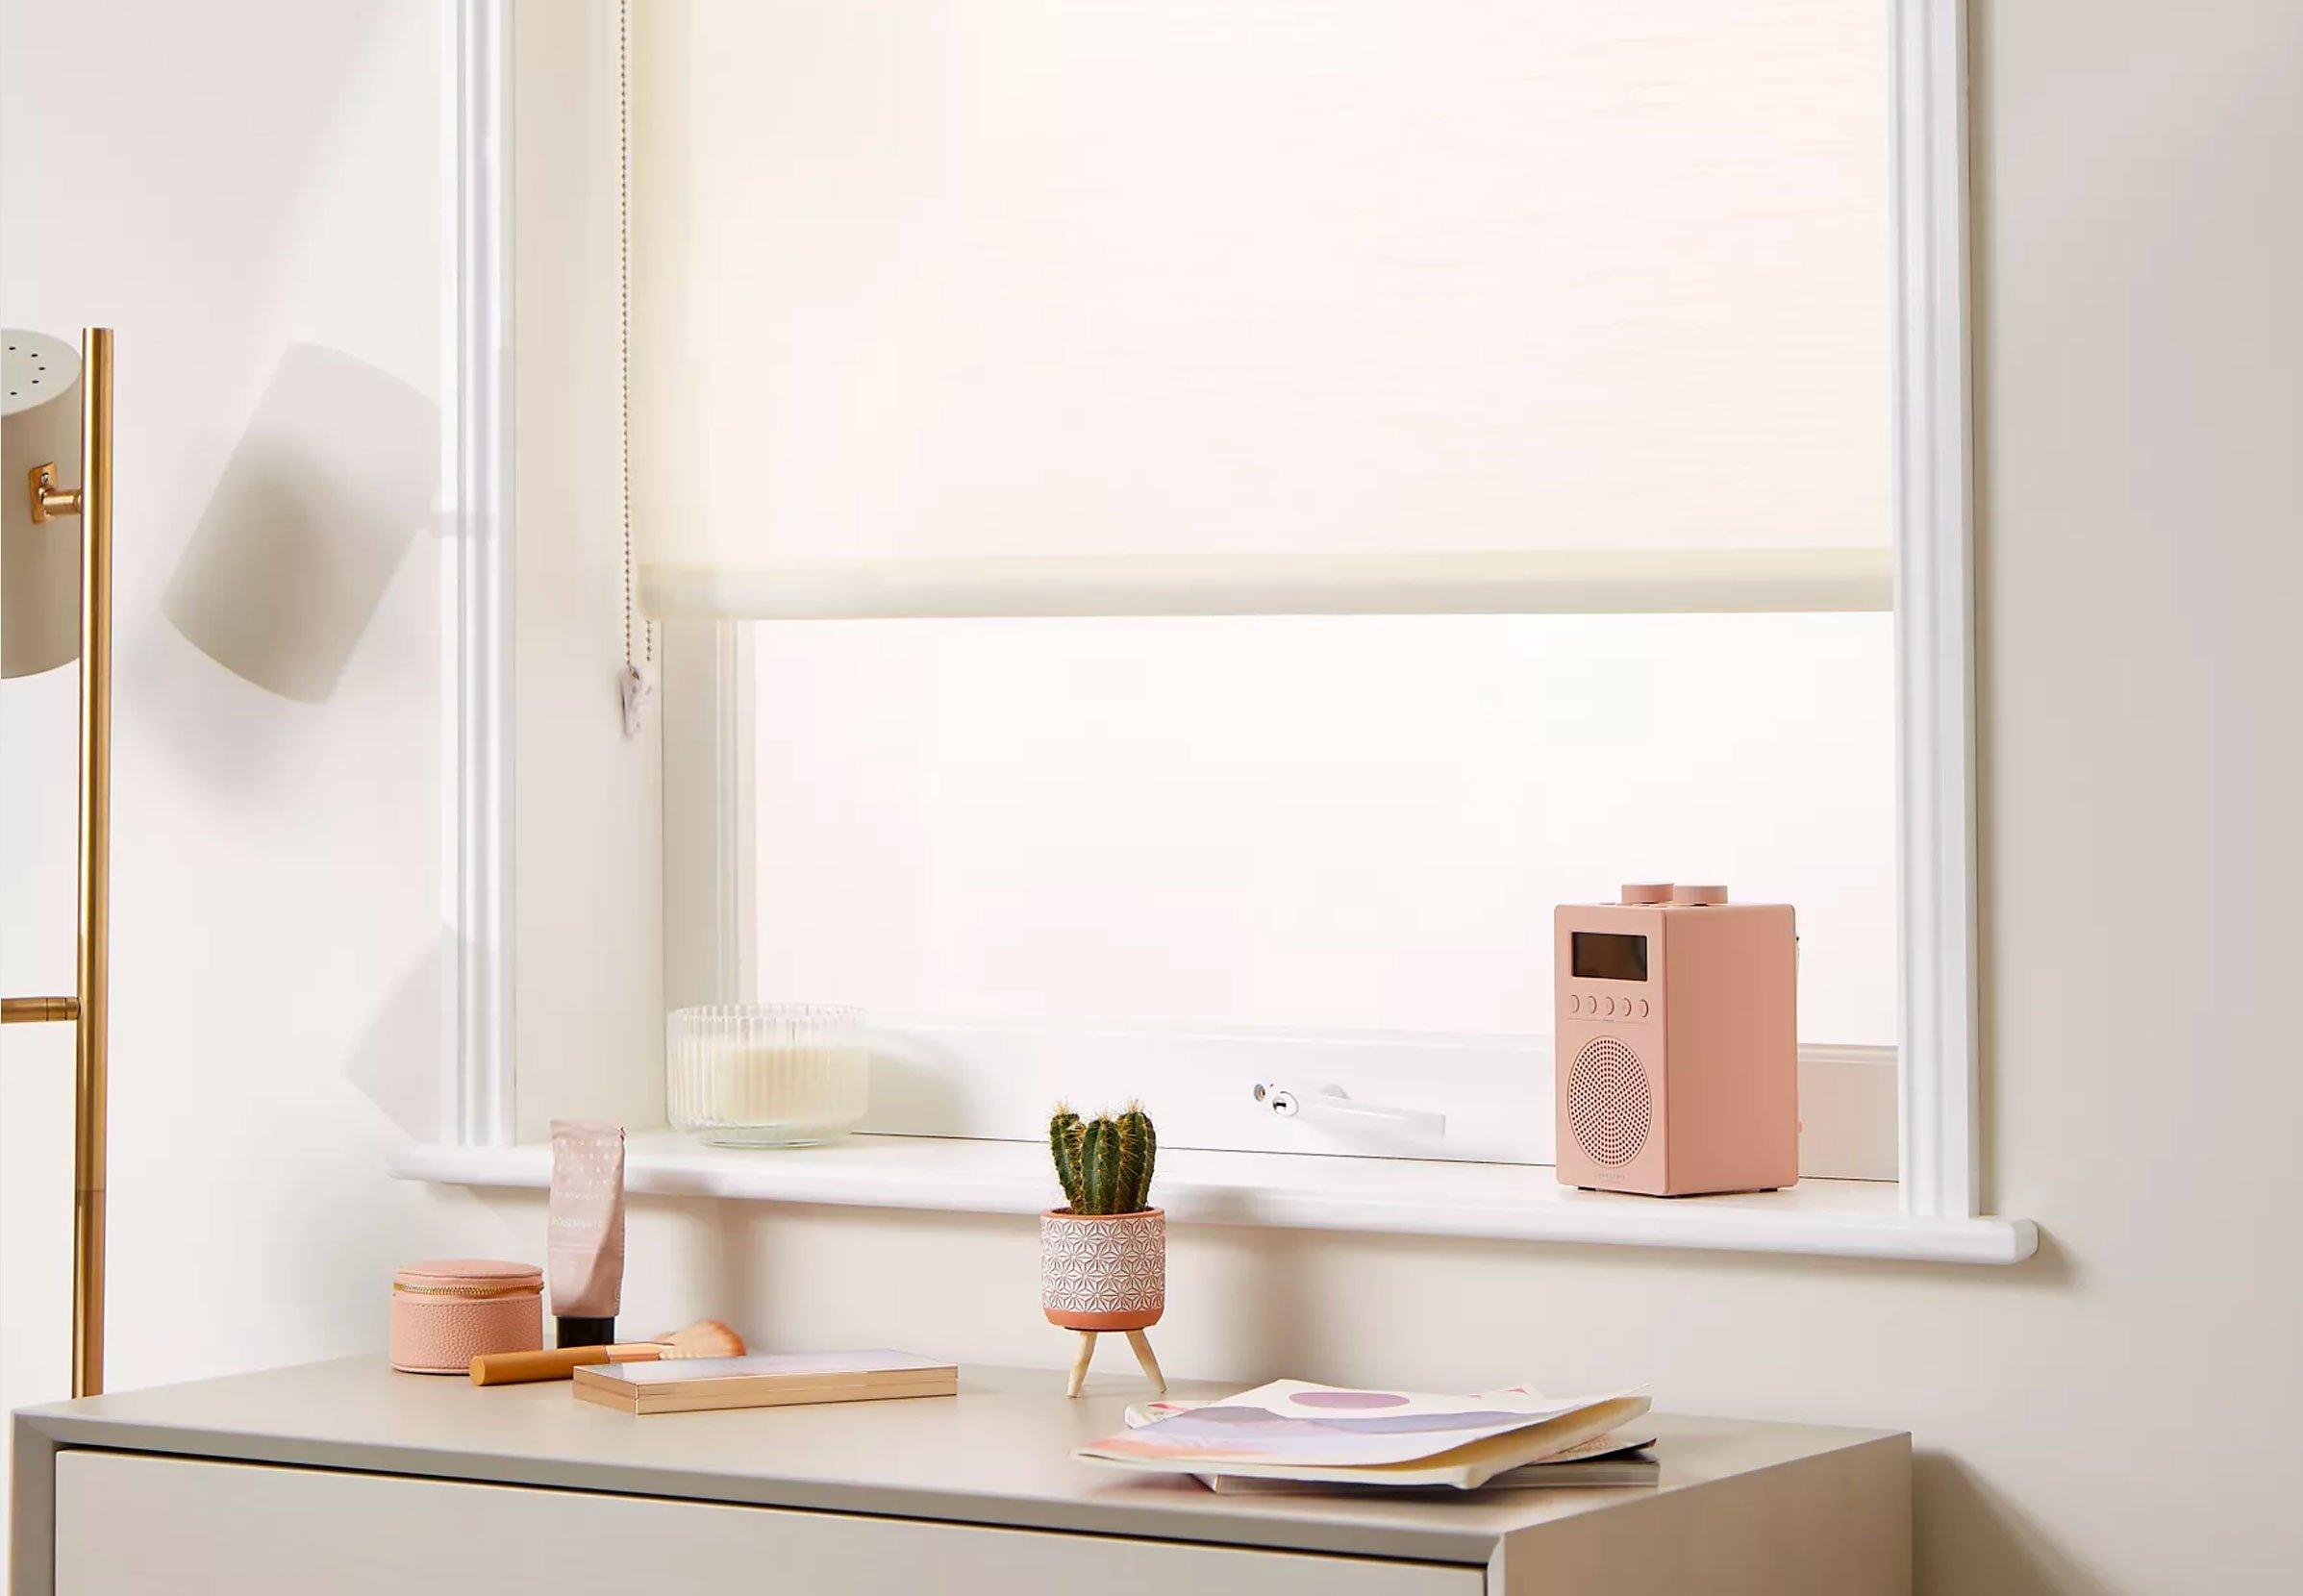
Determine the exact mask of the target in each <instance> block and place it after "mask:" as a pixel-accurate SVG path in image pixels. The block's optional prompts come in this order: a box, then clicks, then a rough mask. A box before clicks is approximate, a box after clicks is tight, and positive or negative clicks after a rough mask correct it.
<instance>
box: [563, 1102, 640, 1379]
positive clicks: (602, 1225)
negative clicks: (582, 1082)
mask: <svg viewBox="0 0 2303 1596" xmlns="http://www.w3.org/2000/svg"><path fill="white" fill-rule="evenodd" d="M544 1263H545V1265H546V1268H547V1270H548V1272H549V1275H550V1280H551V1287H552V1314H553V1317H554V1318H555V1319H556V1320H557V1321H558V1337H559V1338H558V1342H557V1344H558V1345H560V1346H563V1347H605V1346H609V1345H611V1344H613V1342H614V1340H615V1310H616V1308H617V1306H618V1303H619V1299H620V1298H621V1297H622V1296H623V1289H624V1128H623V1127H622V1126H620V1125H609V1124H605V1123H602V1122H600V1121H597V1120H581V1119H555V1120H554V1121H552V1203H551V1217H550V1223H549V1230H548V1232H547V1234H546V1236H545V1250H544Z"/></svg>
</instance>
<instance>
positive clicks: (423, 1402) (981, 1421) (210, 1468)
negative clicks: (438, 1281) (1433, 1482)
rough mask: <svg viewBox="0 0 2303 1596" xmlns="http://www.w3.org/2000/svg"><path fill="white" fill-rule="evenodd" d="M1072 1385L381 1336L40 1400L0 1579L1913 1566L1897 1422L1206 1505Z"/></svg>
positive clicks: (1002, 1577) (1685, 1439) (1119, 1400)
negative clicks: (713, 1400)
mask: <svg viewBox="0 0 2303 1596" xmlns="http://www.w3.org/2000/svg"><path fill="white" fill-rule="evenodd" d="M1063 1386H1064V1377H1063V1375H1062V1374H1061V1373H1060V1372H1049V1371H1034V1372H1024V1371H1018V1370H1006V1369H985V1368H973V1367H970V1368H965V1369H963V1370H962V1375H961V1394H960V1395H959V1396H958V1397H957V1398H956V1399H954V1398H928V1399H924V1400H915V1401H907V1402H878V1403H846V1404H840V1405H838V1406H833V1407H822V1408H784V1409H757V1410H753V1411H749V1412H728V1413H683V1414H666V1415H661V1416H654V1417H649V1418H644V1419H636V1418H633V1417H631V1416H629V1415H627V1414H620V1413H615V1412H612V1411H610V1410H608V1409H604V1408H596V1407H592V1406H590V1405H588V1404H585V1403H579V1402H576V1401H574V1400H573V1399H572V1398H571V1397H570V1396H569V1394H568V1387H567V1386H565V1385H564V1384H544V1385H521V1386H509V1387H497V1388H491V1389H488V1390H480V1389H476V1388H474V1387H473V1386H471V1385H470V1384H467V1383H466V1382H464V1381H463V1380H454V1379H438V1378H432V1377H425V1376H419V1375H395V1374H393V1373H391V1372H390V1371H389V1370H388V1369H387V1368H386V1367H385V1366H384V1363H383V1360H382V1359H381V1358H376V1359H356V1360H344V1361H338V1362H333V1363H314V1364H308V1365H305V1366H303V1367H299V1368H289V1369H276V1370H271V1371H268V1372H266V1373H263V1374H254V1375H243V1376H238V1377H235V1378H232V1379H227V1380H213V1381H203V1382H199V1383H197V1384H188V1385H174V1386H165V1387H162V1388H160V1389H157V1390H149V1391H132V1392H126V1393H122V1394H118V1395H111V1396H102V1397H93V1398H89V1399H87V1400H85V1401H80V1402H70V1403H60V1404H57V1405H54V1406H52V1407H46V1408H35V1409H25V1410H24V1411H22V1412H20V1413H18V1414H17V1415H16V1417H15V1500H14V1504H13V1512H14V1548H13V1574H14V1584H13V1588H14V1590H15V1592H16V1593H17V1596H45V1593H47V1592H50V1591H55V1592H59V1593H62V1596H115V1593H125V1592H143V1591H157V1590H163V1589H170V1590H185V1591H201V1592H205V1591H218V1592H227V1591H228V1592H243V1591H244V1592H257V1593H267V1596H268V1593H273V1592H282V1593H285V1592H291V1591H292V1592H309V1591H330V1592H341V1593H345V1596H370V1593H375V1596H382V1593H385V1592H390V1593H391V1596H409V1593H411V1592H426V1593H429V1592H446V1591H463V1590H473V1591H478V1590H486V1591H488V1592H489V1593H490V1596H511V1593H513V1592H531V1591H532V1592H536V1593H538V1596H582V1593H590V1592H598V1593H600V1596H638V1593H642V1592H654V1591H672V1592H679V1591H694V1592H698V1593H705V1592H711V1591H713V1590H714V1589H720V1590H743V1591H763V1592H794V1593H799V1592H806V1593H814V1592H837V1593H848V1592H854V1593H877V1592H899V1591H900V1592H912V1591H939V1592H951V1593H954V1596H1020V1593H1023V1592H1029V1591H1039V1590H1049V1591H1054V1590H1065V1591H1079V1590H1090V1591H1093V1592H1095V1593H1096V1596H1138V1593H1148V1592H1154V1591H1179V1590H1182V1591H1191V1592H1195V1593H1200V1592H1204V1593H1213V1592H1220V1591H1256V1592H1266V1593H1270V1596H1298V1593H1301V1596H1312V1593H1314V1592H1320V1593H1334V1596H1537V1593H1542V1596H1551V1593H1555V1592H1571V1591H1572V1592H1606V1593H1609V1596H1637V1593H1640V1592H1651V1591H1652V1592H1668V1593H1670V1596H1697V1593H1701V1592H1710V1591H1747V1592H1755V1593H1756V1592H1768V1593H1781V1596H1795V1593H1801V1592H1815V1593H1824V1592H1828V1593H1831V1596H1858V1593H1864V1592H1873V1591H1890V1592H1892V1591H1906V1590H1908V1589H1909V1588H1910V1582H1911V1573H1910V1570H1911V1475H1910V1468H1911V1450H1910V1438H1909V1437H1908V1436H1906V1435H1903V1434H1893V1433H1889V1432H1881V1431H1868V1430H1838V1429H1823V1428H1818V1427H1815V1426H1810V1425H1790V1424H1761V1423H1754V1422H1749V1421H1744V1420H1730V1419H1707V1418H1688V1417H1677V1416H1666V1417H1665V1418H1664V1419H1662V1420H1661V1421H1660V1423H1659V1426H1658V1428H1659V1430H1660V1431H1661V1433H1662V1436H1663V1439H1662V1442H1661V1444H1660V1446H1659V1448H1658V1457H1659V1459H1660V1461H1661V1463H1662V1467H1663V1476H1662V1483H1661V1484H1659V1485H1657V1486H1653V1487H1644V1486H1643V1487H1639V1488H1631V1489H1616V1490H1534V1491H1511V1492H1503V1493H1493V1494H1489V1495H1484V1496H1478V1497H1468V1496H1467V1497H1461V1498H1453V1497H1451V1498H1444V1499H1433V1498H1430V1497H1417V1498H1415V1499H1414V1500H1407V1501H1392V1500H1370V1499H1368V1498H1365V1497H1359V1496H1353V1497H1342V1496H1336V1497H1292V1496H1290V1497H1253V1496H1248V1497H1237V1496H1215V1495H1214V1494H1212V1493H1210V1492H1208V1491H1206V1490H1204V1489H1202V1488H1201V1487H1200V1486H1199V1485H1198V1484H1194V1483H1192V1482H1190V1481H1164V1480H1144V1479H1137V1478H1131V1477H1128V1476H1124V1475H1119V1474H1114V1473H1113V1472H1110V1471H1108V1470H1103V1469H1096V1468H1090V1467H1088V1466H1086V1465H1083V1464H1078V1463H1074V1462H1072V1461H1070V1460H1069V1459H1068V1458H1067V1457H1066V1456H1065V1455H1066V1453H1067V1452H1068V1450H1069V1449H1070V1447H1071V1446H1073V1445H1074V1444H1076V1443H1077V1442H1079V1441H1081V1440H1084V1439H1087V1438H1089V1437H1091V1436H1094V1435H1097V1434H1106V1433H1108V1432H1110V1431H1112V1430H1114V1429H1116V1428H1117V1427H1118V1426H1119V1423H1120V1410H1121V1409H1122V1408H1123V1407H1125V1405H1126V1404H1127V1403H1128V1402H1129V1401H1131V1400H1135V1399H1137V1398H1138V1397H1139V1396H1140V1395H1141V1394H1142V1391H1141V1388H1140V1387H1139V1385H1137V1384H1134V1383H1131V1382H1125V1381H1122V1380H1119V1379H1117V1378H1115V1377H1114V1378H1106V1379H1103V1380H1099V1381H1091V1382H1090V1383H1089V1389H1088V1394H1087V1395H1086V1396H1084V1397H1083V1398H1082V1399H1081V1400H1080V1401H1078V1402H1067V1401H1065V1400H1064V1391H1063ZM1177 1392H1178V1394H1180V1395H1216V1394H1220V1392H1219V1391H1217V1390H1215V1389H1214V1388H1207V1387H1189V1386H1184V1385H1179V1386H1178V1387H1177ZM737 1582H740V1584H738V1583H737Z"/></svg>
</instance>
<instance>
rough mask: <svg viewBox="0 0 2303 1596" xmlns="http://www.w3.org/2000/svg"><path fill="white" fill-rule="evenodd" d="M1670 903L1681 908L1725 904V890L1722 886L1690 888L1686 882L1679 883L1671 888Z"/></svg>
mask: <svg viewBox="0 0 2303 1596" xmlns="http://www.w3.org/2000/svg"><path fill="white" fill-rule="evenodd" d="M1671 901H1672V902H1673V903H1675V904H1679V905H1682V906H1689V905H1701V904H1723V903H1725V902H1727V888H1726V887H1724V886H1690V885H1688V884H1687V883H1686V882H1681V883H1679V884H1678V885H1675V886H1673V887H1672V888H1671Z"/></svg>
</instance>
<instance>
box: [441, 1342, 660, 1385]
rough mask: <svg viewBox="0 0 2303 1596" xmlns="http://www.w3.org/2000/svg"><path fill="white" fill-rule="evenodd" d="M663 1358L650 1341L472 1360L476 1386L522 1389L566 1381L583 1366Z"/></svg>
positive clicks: (483, 1356) (490, 1355)
mask: <svg viewBox="0 0 2303 1596" xmlns="http://www.w3.org/2000/svg"><path fill="white" fill-rule="evenodd" d="M661 1357H663V1348H662V1347H660V1346H658V1345H657V1344H656V1343H655V1342H653V1341H636V1342H633V1343H631V1344H630V1345H627V1346H620V1347H554V1348H551V1349H549V1350H547V1351H544V1352H484V1353H482V1354H481V1355H480V1356H479V1357H477V1358H475V1359H472V1384H475V1385H522V1384H527V1383H528V1382H529V1381H531V1380H566V1379H568V1378H569V1377H570V1376H572V1375H574V1373H575V1372H576V1368H577V1366H578V1365H579V1364H583V1363H646V1362H649V1361H652V1360H653V1359H658V1358H661Z"/></svg>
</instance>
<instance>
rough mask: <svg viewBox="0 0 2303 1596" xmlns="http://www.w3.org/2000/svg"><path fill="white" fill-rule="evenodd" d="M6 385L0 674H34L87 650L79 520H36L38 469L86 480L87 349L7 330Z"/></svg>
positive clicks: (62, 479)
mask: <svg viewBox="0 0 2303 1596" xmlns="http://www.w3.org/2000/svg"><path fill="white" fill-rule="evenodd" d="M0 342H5V343H6V344H7V346H8V347H7V349H6V351H5V354H6V366H5V376H6V384H5V387H0V407H4V408H0V676H36V675H38V673H39V672H41V671H44V670H53V669H55V668H56V667H57V666H58V665H61V664H64V663H66V662H67V661H71V660H73V659H76V658H77V657H78V656H79V653H80V537H81V533H80V523H79V522H78V521H77V520H71V519H66V520H63V521H48V522H45V523H38V524H36V523H35V522H34V521H33V519H32V489H31V477H32V473H33V472H34V471H35V470H36V469H38V467H39V466H41V465H44V464H54V465H55V467H56V486H59V487H75V486H79V481H80V356H79V354H78V353H77V352H76V351H75V350H74V349H73V348H72V346H71V345H70V344H68V343H65V342H64V341H63V339H62V338H52V337H48V336H47V335H46V334H44V333H26V332H18V331H16V330H14V329H13V328H12V329H9V330H8V331H7V332H6V333H4V334H0Z"/></svg>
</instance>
